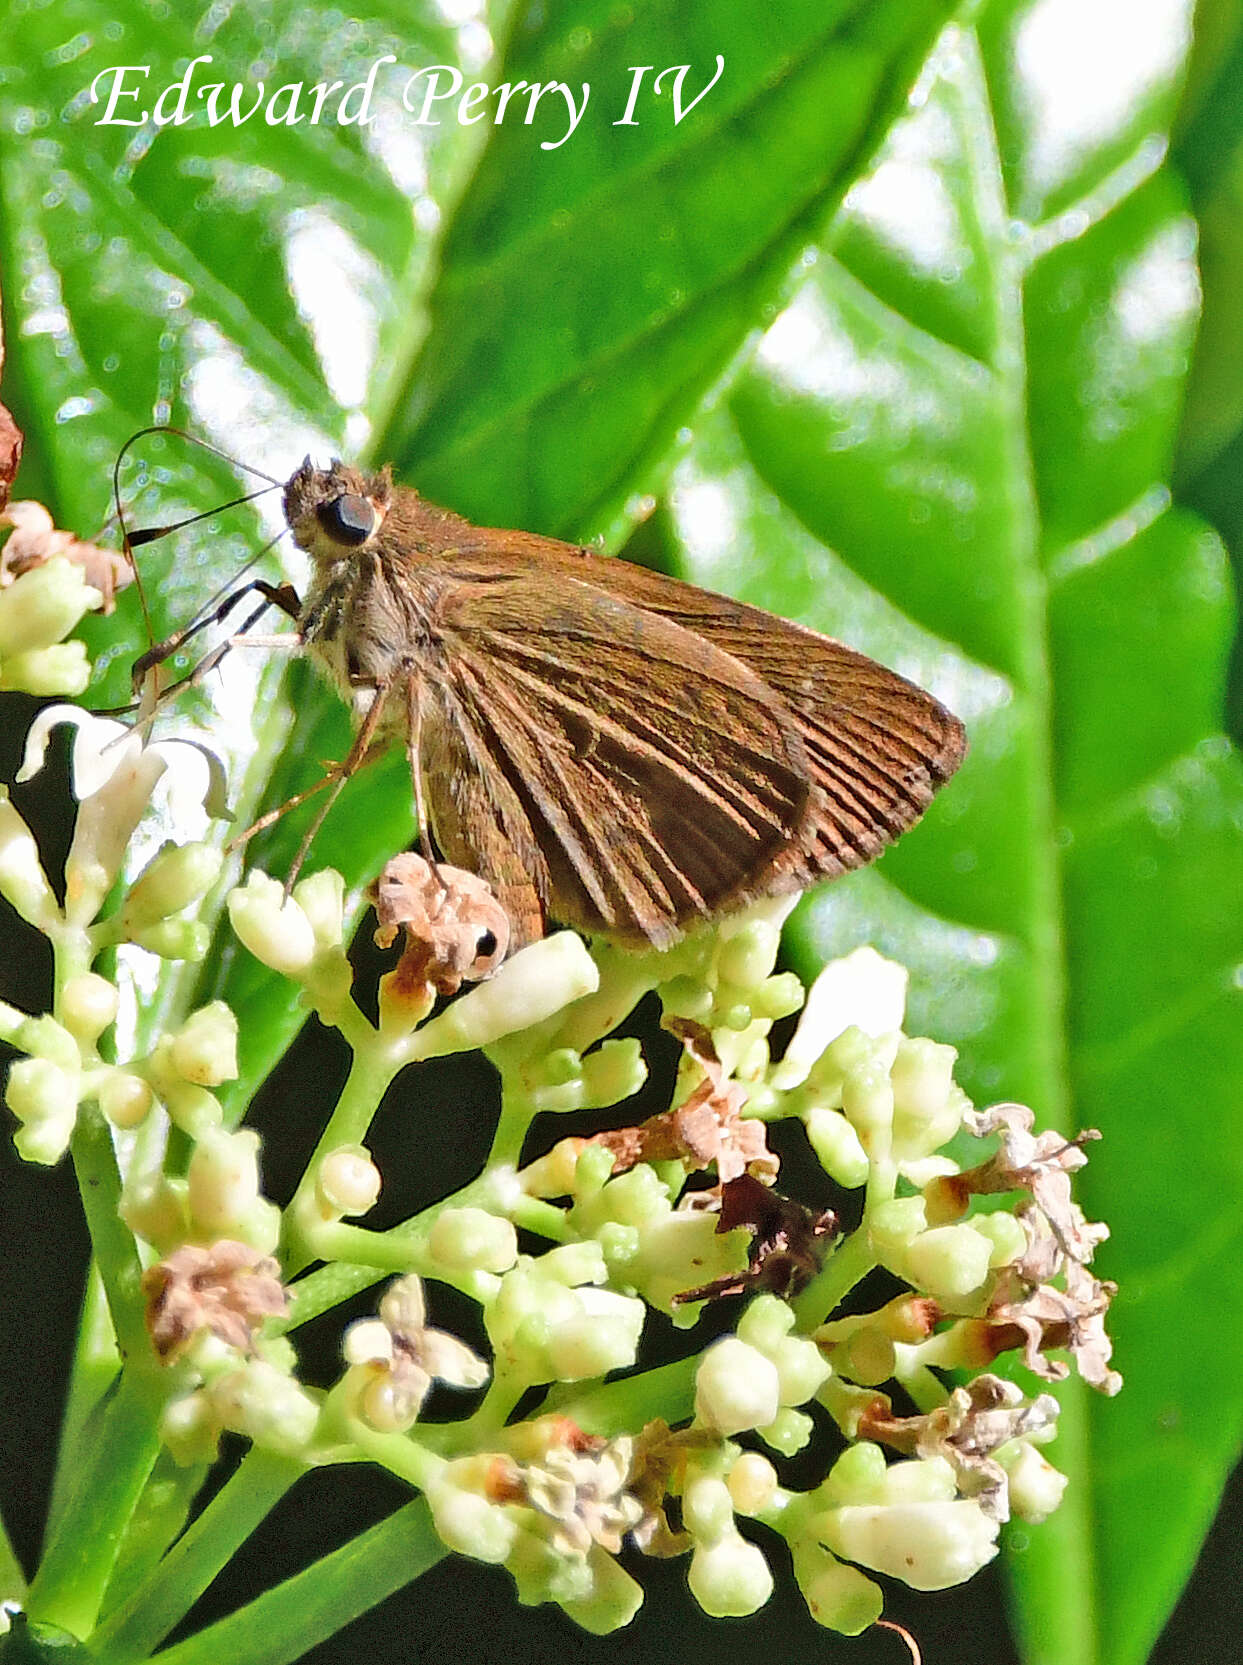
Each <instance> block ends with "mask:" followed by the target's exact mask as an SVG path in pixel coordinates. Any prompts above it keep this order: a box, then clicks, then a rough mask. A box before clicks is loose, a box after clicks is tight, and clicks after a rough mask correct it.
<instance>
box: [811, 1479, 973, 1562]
mask: <svg viewBox="0 0 1243 1665" xmlns="http://www.w3.org/2000/svg"><path fill="white" fill-rule="evenodd" d="M907 1466H913V1465H907V1464H905V1463H899V1464H896V1465H895V1467H897V1468H905V1467H907ZM816 1529H817V1531H818V1533H819V1535H820V1537H821V1538H822V1539H823V1541H824V1543H825V1545H826V1546H827V1547H828V1548H829V1549H831V1550H832V1551H833V1552H834V1554H836V1555H840V1556H841V1557H842V1558H843V1559H844V1560H847V1561H858V1562H859V1563H860V1564H861V1565H862V1566H865V1567H869V1568H871V1570H872V1571H873V1572H879V1573H887V1574H888V1575H889V1576H890V1577H891V1578H900V1579H901V1580H902V1582H903V1583H904V1584H909V1585H910V1586H911V1588H912V1589H914V1590H945V1589H948V1588H949V1586H950V1585H952V1584H963V1583H965V1582H966V1580H967V1579H969V1578H971V1577H973V1576H974V1575H975V1574H976V1573H977V1572H979V1570H980V1568H981V1567H985V1566H987V1565H988V1563H989V1562H990V1561H991V1560H992V1559H993V1557H994V1556H995V1555H996V1554H997V1530H998V1522H997V1521H995V1520H989V1518H988V1517H987V1516H986V1515H985V1514H984V1512H983V1510H982V1509H981V1508H980V1506H979V1504H978V1503H976V1502H975V1501H974V1499H969V1498H957V1499H955V1498H946V1499H940V1500H938V1501H936V1502H927V1503H925V1502H910V1503H908V1502H899V1503H892V1504H846V1505H844V1506H843V1507H842V1508H840V1509H830V1510H828V1511H827V1512H826V1513H825V1514H823V1515H820V1516H818V1517H817V1520H816Z"/></svg>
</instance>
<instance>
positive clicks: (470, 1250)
mask: <svg viewBox="0 0 1243 1665" xmlns="http://www.w3.org/2000/svg"><path fill="white" fill-rule="evenodd" d="M427 1246H428V1248H429V1249H430V1251H431V1253H432V1257H433V1259H434V1260H436V1261H438V1262H439V1263H440V1265H441V1266H445V1267H448V1268H450V1269H452V1270H454V1271H461V1272H470V1271H478V1272H507V1271H508V1270H509V1268H510V1267H511V1266H512V1265H513V1264H514V1262H515V1261H516V1260H517V1258H518V1233H517V1232H516V1231H515V1230H514V1227H513V1223H512V1221H510V1220H505V1219H502V1218H501V1217H500V1216H499V1215H496V1214H488V1213H487V1212H486V1211H485V1210H484V1209H482V1208H446V1209H445V1210H444V1211H443V1212H442V1213H441V1214H440V1215H439V1216H438V1217H437V1219H436V1222H435V1224H434V1225H433V1226H432V1229H431V1232H430V1233H429V1234H428V1240H427Z"/></svg>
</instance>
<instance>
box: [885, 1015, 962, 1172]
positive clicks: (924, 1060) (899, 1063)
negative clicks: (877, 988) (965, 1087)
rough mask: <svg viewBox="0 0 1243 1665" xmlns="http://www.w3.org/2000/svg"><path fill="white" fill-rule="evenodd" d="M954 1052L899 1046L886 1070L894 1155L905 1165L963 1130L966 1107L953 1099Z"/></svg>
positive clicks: (918, 1044)
mask: <svg viewBox="0 0 1243 1665" xmlns="http://www.w3.org/2000/svg"><path fill="white" fill-rule="evenodd" d="M957 1057H958V1053H957V1052H956V1051H955V1049H954V1048H953V1047H952V1046H940V1045H938V1044H937V1042H936V1041H928V1040H909V1039H907V1038H906V1037H905V1036H904V1037H903V1039H902V1040H901V1041H900V1042H899V1043H898V1053H897V1057H896V1058H895V1059H894V1061H893V1067H892V1069H891V1070H890V1072H889V1073H890V1079H891V1081H892V1083H893V1095H894V1123H893V1138H894V1154H895V1155H897V1156H898V1157H899V1158H900V1159H901V1160H903V1161H911V1160H915V1159H918V1158H919V1157H921V1156H928V1155H930V1154H931V1152H933V1151H934V1150H939V1149H940V1147H941V1146H942V1145H943V1144H945V1143H946V1141H947V1140H949V1139H952V1138H953V1136H954V1134H955V1133H957V1131H958V1129H959V1127H960V1126H961V1125H962V1113H963V1110H965V1109H966V1108H968V1103H969V1101H968V1100H967V1098H966V1096H965V1095H964V1094H958V1093H953V1092H952V1091H951V1089H952V1087H953V1085H954V1061H955V1059H956V1058H957Z"/></svg>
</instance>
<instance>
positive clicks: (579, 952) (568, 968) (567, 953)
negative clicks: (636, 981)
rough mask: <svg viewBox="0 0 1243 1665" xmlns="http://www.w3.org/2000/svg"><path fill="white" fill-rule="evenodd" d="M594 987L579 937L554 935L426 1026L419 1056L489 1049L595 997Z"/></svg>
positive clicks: (592, 968)
mask: <svg viewBox="0 0 1243 1665" xmlns="http://www.w3.org/2000/svg"><path fill="white" fill-rule="evenodd" d="M599 983H600V973H599V971H598V970H597V968H596V963H595V961H594V960H593V959H592V957H591V955H590V954H589V953H588V952H587V949H586V947H585V945H584V943H583V941H582V939H581V937H577V936H575V934H574V932H573V931H558V932H556V933H555V935H553V936H551V937H545V938H544V939H543V940H542V941H540V942H533V943H532V944H531V946H530V947H529V948H524V949H523V950H522V951H521V952H520V953H518V954H515V955H514V957H513V959H512V960H506V961H505V963H504V964H503V965H502V966H501V967H500V969H499V970H498V971H497V972H496V973H495V974H494V975H493V976H492V977H491V978H489V980H488V981H487V982H486V983H479V984H478V985H477V986H476V987H475V988H473V989H471V990H470V992H469V994H464V995H462V996H461V998H460V999H458V1000H455V1001H454V1003H453V1005H452V1006H450V1007H449V1008H448V1010H447V1011H445V1012H442V1013H441V1015H440V1016H439V1017H438V1018H434V1019H433V1020H432V1022H431V1023H429V1024H427V1025H426V1027H425V1028H424V1029H423V1030H422V1031H421V1032H420V1035H419V1042H420V1044H419V1056H420V1057H437V1056H439V1055H440V1054H441V1053H445V1052H463V1051H466V1050H468V1049H469V1048H471V1047H486V1046H491V1045H492V1044H493V1043H494V1042H495V1041H499V1040H501V1039H502V1037H503V1036H505V1035H510V1034H513V1033H515V1032H516V1031H517V1030H520V1029H529V1028H531V1027H532V1026H533V1025H534V1024H537V1023H543V1021H544V1020H545V1018H550V1017H552V1016H553V1014H554V1013H556V1012H559V1011H560V1010H561V1009H562V1007H563V1006H568V1005H569V1004H570V1002H571V1001H573V1000H579V999H581V997H582V996H583V995H585V994H594V992H595V990H596V989H597V988H598V987H599Z"/></svg>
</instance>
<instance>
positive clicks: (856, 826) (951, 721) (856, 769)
mask: <svg viewBox="0 0 1243 1665" xmlns="http://www.w3.org/2000/svg"><path fill="white" fill-rule="evenodd" d="M561 552H564V553H561ZM557 559H558V561H565V562H567V563H568V564H570V565H571V566H572V568H573V570H578V571H585V570H589V571H590V576H591V581H592V582H593V583H596V584H599V585H600V586H601V587H602V588H607V589H608V590H609V591H610V593H613V594H616V595H618V596H621V597H623V598H624V599H626V600H627V601H629V602H630V603H631V604H633V605H635V606H639V607H642V608H644V609H645V610H646V611H649V612H652V613H656V614H659V615H660V616H661V617H662V618H667V619H669V620H671V621H673V622H674V623H676V624H679V625H681V626H682V628H683V629H686V630H689V631H691V632H693V633H694V634H696V635H697V636H700V637H701V638H703V639H704V640H706V641H709V642H711V643H712V644H713V645H714V646H715V647H718V648H722V649H724V651H725V652H727V653H729V654H731V655H732V656H733V657H735V658H737V659H739V660H741V661H742V663H743V664H745V665H747V666H748V667H749V668H750V669H751V670H753V671H754V672H755V673H756V674H757V675H758V676H759V677H760V678H761V679H762V680H763V682H764V683H765V685H766V686H767V687H768V688H770V689H771V690H772V691H773V692H774V693H776V694H778V695H779V696H780V697H781V699H782V701H783V703H784V704H785V706H786V708H787V709H788V711H789V713H790V715H791V718H792V720H793V722H794V725H795V727H796V729H797V731H798V734H799V737H800V738H801V740H802V742H803V747H804V752H805V756H806V760H807V768H808V773H809V778H810V781H811V783H812V788H813V790H812V802H811V805H810V807H809V817H808V821H809V832H810V836H809V837H808V838H807V839H805V840H803V841H801V842H800V843H798V844H795V845H792V846H790V847H789V848H788V849H787V850H785V851H784V852H782V853H781V854H780V855H779V856H778V858H777V859H776V861H775V862H774V864H773V867H772V868H771V870H770V872H769V873H768V875H767V876H766V878H763V879H761V881H760V882H759V884H758V886H757V889H756V894H764V893H766V892H772V893H775V892H779V891H781V890H785V889H792V888H800V889H801V888H804V887H806V886H808V885H811V884H814V883H816V882H817V880H820V879H827V878H834V877H836V876H837V875H838V874H841V873H844V872H846V871H848V870H849V869H851V868H854V867H861V866H863V865H865V864H866V863H867V862H869V861H872V860H874V859H875V857H876V856H878V855H879V854H880V852H881V851H882V850H883V849H884V848H885V846H886V845H887V844H890V843H892V842H893V840H894V839H895V838H897V837H898V836H899V834H901V833H903V832H905V831H906V830H907V829H908V828H909V827H911V826H913V825H914V823H915V822H916V821H918V819H919V817H920V816H921V815H922V814H923V812H924V810H925V809H927V807H928V805H929V803H930V802H931V801H932V797H933V794H934V793H935V792H936V790H937V788H938V787H939V786H941V785H942V784H943V783H944V782H945V781H946V780H948V779H949V777H950V776H951V775H952V774H953V773H954V771H955V770H956V769H957V767H958V765H959V764H960V763H961V762H962V759H963V756H964V754H965V752H966V735H965V733H964V730H963V726H962V724H961V723H960V722H959V720H958V718H957V717H955V716H954V715H953V714H952V713H951V712H949V711H947V710H946V708H945V707H944V706H943V705H942V704H941V703H940V702H939V701H938V700H936V699H934V698H933V697H932V695H931V694H929V693H926V692H925V691H924V689H922V688H920V687H918V686H917V685H916V684H915V683H913V682H909V681H908V680H907V679H906V678H905V677H902V676H899V675H898V673H897V672H896V671H891V670H889V669H888V668H887V667H886V666H884V665H881V664H879V663H878V662H877V661H876V660H875V659H869V658H868V656H867V655H866V654H863V653H859V652H857V651H856V650H855V649H854V648H849V647H846V646H845V645H844V644H843V643H842V642H838V641H835V640H833V638H832V637H829V636H821V635H819V634H818V633H817V632H816V631H814V630H808V629H806V628H805V627H804V626H802V625H797V624H791V623H789V622H788V621H787V620H786V619H781V618H777V617H776V616H775V615H773V614H771V613H766V612H764V611H762V609H760V608H758V607H749V606H747V605H746V604H745V603H744V602H739V601H734V600H732V599H731V598H730V597H728V596H719V595H714V594H712V593H711V592H710V591H708V590H701V589H698V588H697V587H696V586H695V585H692V584H685V583H682V582H681V581H679V580H678V579H676V578H669V577H667V576H665V575H664V574H662V573H657V572H649V571H647V570H646V569H645V568H643V567H636V566H634V565H633V564H632V563H630V562H628V561H617V560H609V559H606V558H604V557H601V556H598V555H593V554H591V553H590V552H587V551H577V552H571V549H570V546H567V545H561V546H559V554H558V557H557Z"/></svg>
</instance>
